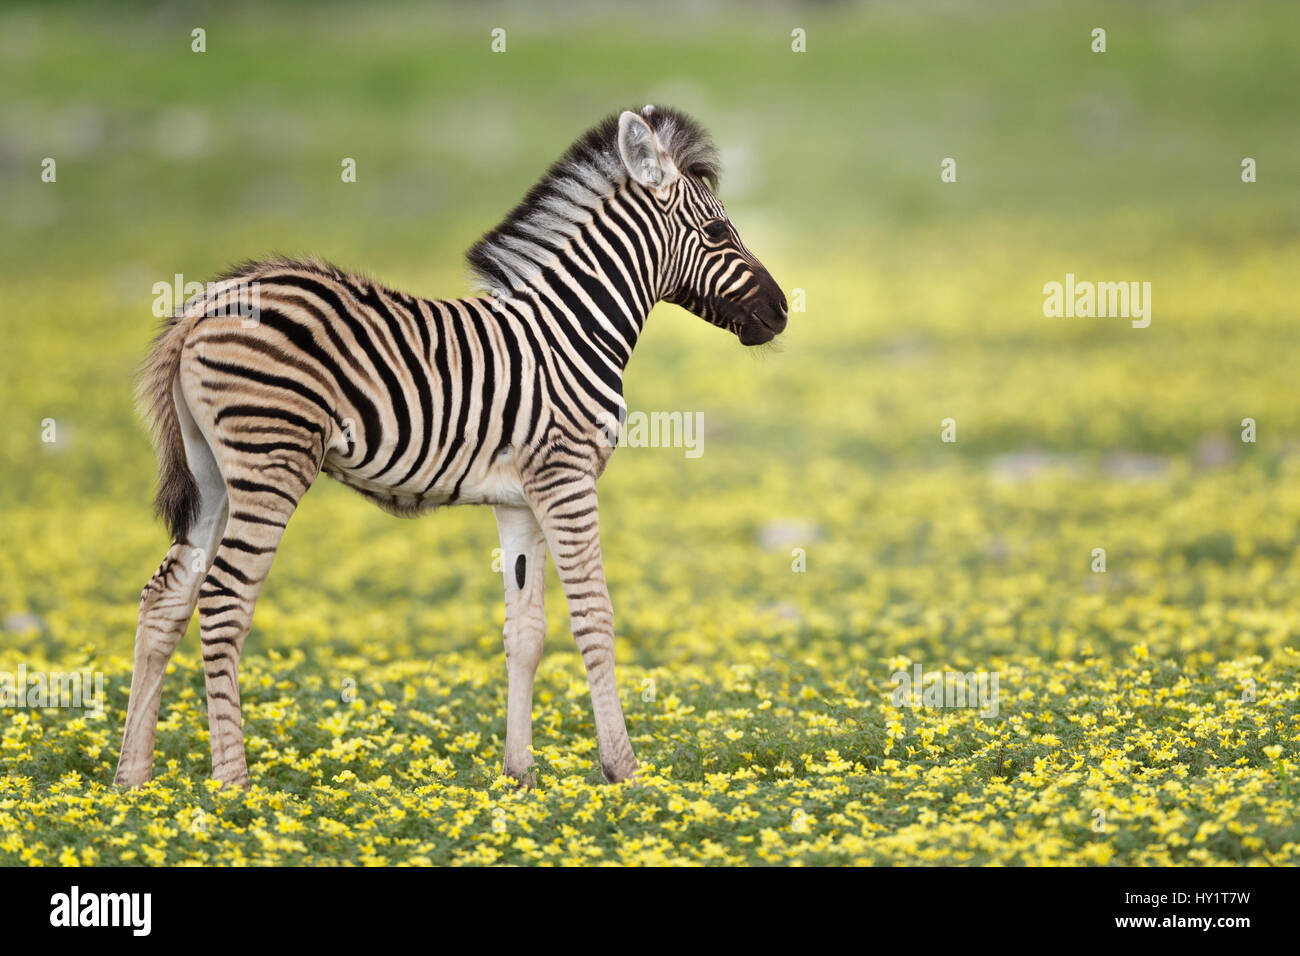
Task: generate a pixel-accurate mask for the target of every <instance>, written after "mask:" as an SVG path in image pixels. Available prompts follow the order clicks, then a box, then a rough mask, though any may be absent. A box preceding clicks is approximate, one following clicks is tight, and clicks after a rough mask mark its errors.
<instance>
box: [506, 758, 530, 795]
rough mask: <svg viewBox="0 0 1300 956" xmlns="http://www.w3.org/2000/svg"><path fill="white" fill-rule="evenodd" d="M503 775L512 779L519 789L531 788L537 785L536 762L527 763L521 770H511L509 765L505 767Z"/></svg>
mask: <svg viewBox="0 0 1300 956" xmlns="http://www.w3.org/2000/svg"><path fill="white" fill-rule="evenodd" d="M505 775H506V776H507V777H510V778H511V779H512V780H514V782H515V784H516V786H517V789H519V790H533V789H535V788H536V787H537V765H536V764H529V765H528V766H527V767H524V768H523V769H522V770H511V769H510V768H509V767H506V768H505Z"/></svg>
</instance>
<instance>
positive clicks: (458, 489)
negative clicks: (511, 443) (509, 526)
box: [321, 451, 527, 516]
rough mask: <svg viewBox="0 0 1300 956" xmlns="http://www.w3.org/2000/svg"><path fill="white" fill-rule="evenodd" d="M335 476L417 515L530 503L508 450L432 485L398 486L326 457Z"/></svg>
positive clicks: (375, 498) (405, 513) (398, 509)
mask: <svg viewBox="0 0 1300 956" xmlns="http://www.w3.org/2000/svg"><path fill="white" fill-rule="evenodd" d="M321 470H322V471H323V472H324V473H325V474H327V475H329V476H330V477H331V478H334V479H335V480H337V481H339V482H341V483H342V484H345V485H347V486H348V487H349V488H353V489H355V490H356V491H359V492H361V494H363V495H365V496H366V497H367V498H369V499H370V500H372V501H374V502H375V503H376V504H377V505H379V506H380V507H381V508H383V509H384V510H385V511H390V512H392V513H394V514H398V515H402V516H414V515H417V514H421V513H422V512H425V511H428V510H430V509H432V508H438V507H441V506H444V505H476V504H490V505H513V506H517V507H522V506H525V505H526V504H527V499H526V498H525V497H524V490H523V484H522V482H521V481H520V478H519V470H518V469H517V468H516V467H515V463H514V458H513V456H512V455H510V454H509V452H508V451H507V452H506V453H505V454H502V455H498V456H497V457H496V458H495V459H494V460H492V461H491V462H475V463H474V464H473V465H472V466H471V467H470V468H469V469H468V470H467V471H465V472H462V473H460V474H456V475H452V476H443V477H442V478H441V479H439V480H438V481H437V482H435V483H434V484H433V485H432V486H425V485H422V484H421V483H419V482H418V481H413V482H408V483H406V484H403V485H397V486H394V485H392V484H389V483H386V482H384V481H383V480H382V479H380V480H376V479H373V478H368V477H366V476H364V475H360V474H358V473H356V472H355V471H352V470H350V469H348V468H347V467H345V466H343V465H341V464H340V463H338V462H336V461H333V460H331V459H330V458H328V457H327V458H326V460H325V464H324V466H323V468H322V469H321Z"/></svg>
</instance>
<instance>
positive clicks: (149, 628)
mask: <svg viewBox="0 0 1300 956" xmlns="http://www.w3.org/2000/svg"><path fill="white" fill-rule="evenodd" d="M181 417H182V421H183V423H184V424H183V426H182V427H183V437H184V440H185V449H186V458H187V460H188V464H189V468H190V471H191V472H192V473H193V475H194V477H195V480H196V481H197V483H198V487H199V515H198V519H197V520H196V521H195V522H194V525H193V527H192V528H191V529H190V531H189V533H188V534H187V535H186V536H185V540H184V541H176V542H175V543H174V544H172V546H171V549H170V550H168V552H167V556H166V557H165V558H163V562H162V565H161V566H160V567H159V568H158V570H157V572H155V573H154V576H153V577H152V578H150V580H149V583H148V584H146V585H145V588H144V592H143V593H142V594H141V595H140V620H139V624H138V625H137V627H136V632H135V660H134V663H133V669H132V672H131V697H130V700H129V701H128V703H127V708H126V729H125V731H124V732H123V734H122V753H121V756H120V757H119V758H118V763H117V773H116V774H115V775H114V777H113V782H114V783H116V784H118V785H120V786H125V787H137V786H139V785H140V784H142V783H144V782H145V781H146V780H148V779H149V777H150V776H151V775H152V773H153V748H154V739H155V737H156V734H157V729H158V705H159V703H160V702H161V699H162V685H163V676H164V674H165V673H166V671H167V662H168V661H169V660H171V656H172V652H173V651H174V650H175V649H176V645H177V644H179V643H180V640H181V638H182V637H183V636H184V635H185V629H186V628H187V627H188V626H189V623H190V618H192V617H193V616H194V606H195V604H196V603H197V602H198V599H199V585H200V584H201V583H202V582H203V578H204V576H205V575H206V574H207V572H208V568H209V566H210V565H211V564H212V556H213V554H214V552H215V551H216V547H217V540H218V539H219V538H220V536H221V530H222V528H224V527H225V524H226V488H225V481H224V480H223V479H222V477H221V472H220V471H219V470H218V469H217V463H216V460H215V459H214V458H213V456H212V451H211V450H210V449H209V447H208V445H207V442H205V441H204V440H203V437H202V435H201V434H199V433H198V431H197V429H195V428H194V427H193V423H192V420H190V419H189V418H188V415H182V416H181Z"/></svg>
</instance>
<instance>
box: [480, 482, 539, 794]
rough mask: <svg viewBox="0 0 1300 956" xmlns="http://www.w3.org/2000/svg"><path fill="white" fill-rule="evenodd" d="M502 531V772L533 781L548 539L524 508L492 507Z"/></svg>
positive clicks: (525, 783) (522, 781)
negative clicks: (536, 682)
mask: <svg viewBox="0 0 1300 956" xmlns="http://www.w3.org/2000/svg"><path fill="white" fill-rule="evenodd" d="M493 510H494V511H495V513H496V518H497V531H498V532H499V533H500V535H501V570H502V572H503V574H502V577H504V578H505V586H506V626H505V635H504V636H505V646H506V680H507V682H508V684H507V687H508V691H507V697H506V757H505V767H504V770H505V774H506V776H509V777H514V778H515V779H516V780H517V781H519V783H520V784H521V785H523V786H525V787H532V786H534V785H535V784H536V782H537V781H536V770H535V767H534V764H533V754H532V748H533V678H534V677H535V676H536V674H537V664H538V662H539V661H540V660H541V659H542V644H543V642H544V641H545V639H546V597H545V587H546V537H545V536H544V535H543V534H542V529H541V527H540V526H539V525H538V524H537V519H536V518H534V517H533V513H532V511H531V510H529V509H528V508H513V507H505V506H501V505H498V506H497V507H496V508H494V509H493Z"/></svg>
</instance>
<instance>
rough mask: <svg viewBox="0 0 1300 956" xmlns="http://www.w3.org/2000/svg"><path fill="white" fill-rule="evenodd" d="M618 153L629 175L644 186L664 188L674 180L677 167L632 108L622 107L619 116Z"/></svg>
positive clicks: (647, 124) (652, 132)
mask: <svg viewBox="0 0 1300 956" xmlns="http://www.w3.org/2000/svg"><path fill="white" fill-rule="evenodd" d="M618 154H619V156H621V157H622V158H623V165H624V166H626V167H627V171H628V173H629V174H630V175H631V177H632V178H633V179H635V180H636V181H637V182H639V183H640V184H641V185H642V186H645V187H646V188H647V189H663V188H664V187H665V186H671V185H672V184H673V182H674V180H676V179H677V167H676V166H674V165H673V161H672V160H671V159H669V158H668V154H667V153H665V152H664V148H663V146H661V145H660V143H659V137H658V136H656V135H655V131H654V130H652V129H651V128H650V124H649V123H647V122H646V121H645V120H644V119H642V118H641V117H640V116H638V115H637V114H636V113H633V112H632V111H631V110H624V111H623V114H622V115H621V116H619V118H618Z"/></svg>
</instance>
